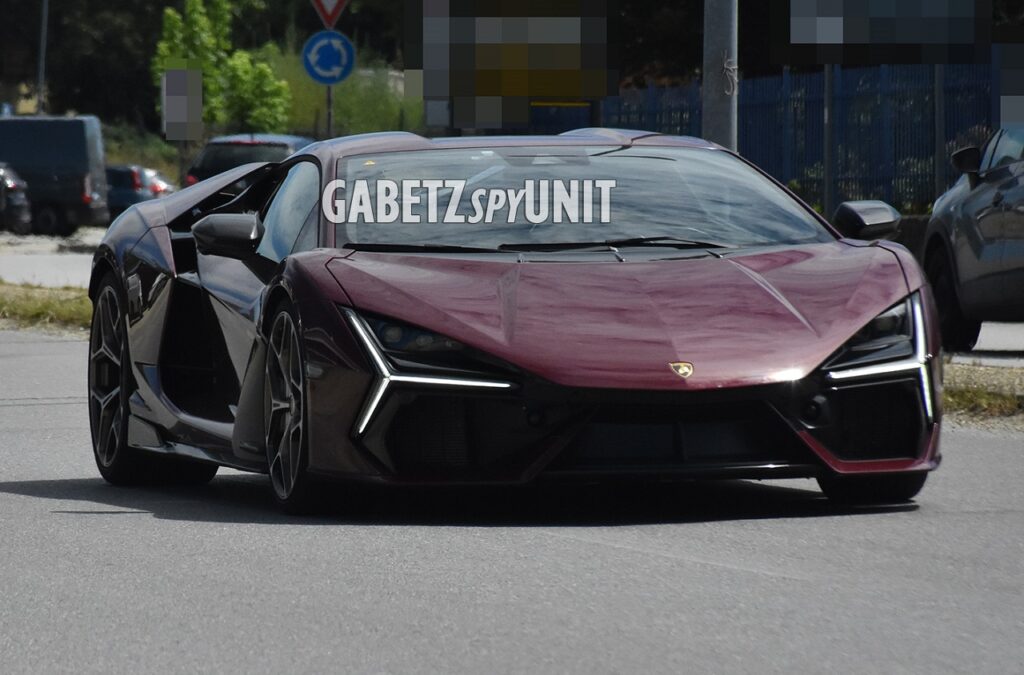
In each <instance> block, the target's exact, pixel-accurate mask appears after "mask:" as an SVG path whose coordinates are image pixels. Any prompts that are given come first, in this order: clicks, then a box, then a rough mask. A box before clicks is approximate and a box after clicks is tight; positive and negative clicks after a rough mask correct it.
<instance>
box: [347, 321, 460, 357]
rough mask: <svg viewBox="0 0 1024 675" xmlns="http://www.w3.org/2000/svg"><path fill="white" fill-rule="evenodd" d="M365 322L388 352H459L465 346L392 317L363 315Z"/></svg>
mask: <svg viewBox="0 0 1024 675" xmlns="http://www.w3.org/2000/svg"><path fill="white" fill-rule="evenodd" d="M365 318H366V323H367V325H368V326H369V327H370V330H372V331H373V334H374V336H375V337H376V338H377V340H378V341H379V342H380V345H381V347H383V348H384V349H385V350H387V351H389V352H405V353H409V354H420V353H424V352H460V351H463V350H464V349H465V348H466V346H465V345H463V344H462V343H461V342H458V341H456V340H452V339H451V338H448V337H445V336H443V335H438V334H437V333H431V332H430V331H426V330H423V329H421V328H416V327H414V326H409V325H407V324H403V323H400V322H397V321H394V320H392V319H382V318H375V317H369V316H368V317H365Z"/></svg>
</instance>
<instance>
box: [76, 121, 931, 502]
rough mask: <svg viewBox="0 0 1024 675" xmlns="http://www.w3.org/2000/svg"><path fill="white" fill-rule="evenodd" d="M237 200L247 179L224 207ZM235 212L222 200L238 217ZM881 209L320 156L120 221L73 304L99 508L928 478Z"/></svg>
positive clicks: (763, 194) (736, 180) (550, 154)
mask: <svg viewBox="0 0 1024 675" xmlns="http://www.w3.org/2000/svg"><path fill="white" fill-rule="evenodd" d="M243 179H244V180H243ZM239 185H247V186H248V187H246V188H244V190H243V191H241V192H238V191H237V190H238V186H239ZM898 219H899V215H898V214H897V213H896V212H895V211H893V210H892V209H891V208H890V207H888V206H887V205H885V204H883V203H881V202H848V203H846V204H843V205H842V206H841V207H840V209H839V212H838V213H837V215H836V219H835V221H836V228H838V229H833V227H832V226H830V225H829V224H828V223H827V222H826V221H824V220H823V219H822V218H820V217H819V216H817V215H816V214H815V212H814V211H813V210H812V209H810V208H809V207H808V206H807V205H806V204H804V203H803V202H801V201H800V200H799V199H798V198H797V197H796V196H795V195H793V194H792V193H790V192H789V191H788V190H787V189H786V188H785V187H783V186H781V185H779V184H778V183H777V182H776V181H774V180H773V179H771V178H770V177H769V176H767V175H765V174H764V173H763V172H761V171H760V170H759V169H757V168H756V167H754V166H752V165H751V164H749V163H748V162H746V161H745V160H743V159H742V158H740V157H738V156H736V155H734V154H733V153H731V152H728V151H726V150H724V149H722V148H720V147H718V146H716V145H713V144H710V143H707V142H705V141H702V140H699V139H694V138H683V137H671V136H663V135H657V134H651V133H648V132H632V131H622V130H606V129H585V130H579V131H574V132H569V133H566V134H562V135H560V136H542V137H522V136H520V137H511V138H498V137H465V138H443V139H434V140H429V139H426V138H422V137H419V136H416V135H412V134H407V133H387V134H371V135H364V136H353V137H349V138H342V139H336V140H332V141H327V142H322V143H318V144H315V145H312V146H309V147H307V148H305V149H304V150H302V151H300V152H299V153H297V154H295V155H293V156H291V157H290V158H288V159H287V160H285V161H282V162H280V163H268V164H250V165H247V166H243V167H238V168H236V169H233V170H231V171H228V172H226V173H223V174H220V175H218V176H214V177H212V178H209V179H207V180H205V181H202V182H200V183H199V184H197V185H195V186H192V187H189V188H187V189H185V190H182V191H181V192H178V193H176V194H174V195H171V196H169V197H167V198H165V199H161V200H157V201H150V202H143V203H141V204H138V205H137V206H133V207H131V208H130V209H129V210H128V211H126V212H125V213H124V214H123V215H122V216H121V217H119V218H118V219H117V221H116V222H115V223H114V224H113V225H112V226H111V227H110V230H109V232H108V233H107V236H106V237H105V238H104V240H103V243H102V244H101V246H100V247H99V249H98V251H97V253H96V257H95V261H94V265H93V274H92V281H91V285H90V297H91V298H92V299H93V302H94V307H95V310H94V317H93V327H92V334H91V349H90V356H89V389H90V419H91V424H92V438H93V446H94V449H95V457H96V463H97V465H98V467H99V470H100V473H101V474H102V475H103V476H104V477H105V478H106V479H107V480H109V481H110V482H112V483H116V484H130V483H137V482H140V481H154V480H156V481H163V482H191V483H195V482H205V481H208V480H210V479H211V478H212V477H213V476H214V474H215V473H216V471H217V467H218V466H230V467H235V468H238V469H244V470H250V471H257V472H265V473H269V475H270V478H271V481H270V483H271V486H272V489H273V494H274V496H275V498H276V499H277V500H278V501H279V502H280V504H281V505H282V506H283V507H284V508H285V509H287V510H301V509H303V508H306V507H307V506H308V504H309V503H310V499H311V495H313V494H314V493H315V492H317V491H322V490H323V488H324V487H325V486H326V485H330V484H331V480H332V479H333V480H368V481H377V482H383V483H403V484H407V483H415V484H452V483H507V484H521V483H528V482H533V481H539V480H549V479H550V480H554V479H583V480H606V479H613V478H622V477H630V478H641V479H651V480H671V479H693V478H786V477H815V478H817V479H818V481H819V483H820V485H821V487H822V488H823V490H824V491H825V492H826V494H828V495H829V496H830V497H833V498H838V499H843V500H851V501H859V502H895V501H904V500H908V499H910V498H912V497H913V496H914V495H915V494H917V492H918V491H919V490H920V489H921V487H922V485H923V484H924V482H925V478H926V476H927V472H928V471H929V470H931V469H934V468H936V467H937V466H938V464H939V459H940V456H939V450H938V439H939V426H940V419H941V408H940V387H941V383H940V382H941V359H940V358H939V349H940V346H939V344H940V343H939V337H938V335H937V332H936V328H935V322H934V320H933V316H934V309H933V301H932V298H931V294H930V290H929V287H928V286H927V284H926V283H925V281H924V279H923V277H922V274H921V271H920V270H919V268H918V265H917V263H916V262H915V261H914V258H913V257H912V256H911V254H910V253H908V252H907V251H906V250H905V249H904V248H902V247H901V246H899V245H896V244H893V243H889V242H886V241H871V242H868V241H863V240H862V239H863V238H866V237H869V236H875V235H877V234H880V233H882V232H884V231H886V230H888V229H891V228H892V227H894V226H895V224H896V222H897V221H898Z"/></svg>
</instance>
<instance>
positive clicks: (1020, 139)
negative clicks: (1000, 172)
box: [992, 127, 1024, 168]
mask: <svg viewBox="0 0 1024 675" xmlns="http://www.w3.org/2000/svg"><path fill="white" fill-rule="evenodd" d="M1021 159H1024V127H1014V128H1012V129H1004V130H1003V135H1002V136H1000V137H999V143H998V144H997V145H996V148H995V152H994V153H993V155H992V168H995V167H998V166H1006V165H1007V164H1012V163H1014V162H1019V161H1020V160H1021Z"/></svg>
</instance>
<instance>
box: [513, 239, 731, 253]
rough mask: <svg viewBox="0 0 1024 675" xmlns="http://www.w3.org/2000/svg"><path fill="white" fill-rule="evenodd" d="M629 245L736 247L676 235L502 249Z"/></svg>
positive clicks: (614, 247)
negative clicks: (681, 237)
mask: <svg viewBox="0 0 1024 675" xmlns="http://www.w3.org/2000/svg"><path fill="white" fill-rule="evenodd" d="M630 246H666V247H671V248H736V247H735V246H733V245H731V244H723V243H721V242H716V241H697V240H694V239H680V238H678V237H630V238H629V239H606V240H604V241H566V242H551V243H544V242H539V243H523V244H502V245H501V246H499V247H498V248H499V249H500V250H502V251H576V250H586V249H596V250H609V249H613V250H614V249H617V248H628V247H630Z"/></svg>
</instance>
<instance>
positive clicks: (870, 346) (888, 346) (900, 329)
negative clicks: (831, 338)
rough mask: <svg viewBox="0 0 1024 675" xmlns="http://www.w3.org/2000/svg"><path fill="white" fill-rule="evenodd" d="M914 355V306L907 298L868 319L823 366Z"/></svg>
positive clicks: (865, 363) (856, 363)
mask: <svg viewBox="0 0 1024 675" xmlns="http://www.w3.org/2000/svg"><path fill="white" fill-rule="evenodd" d="M913 354H914V308H913V301H912V299H911V298H909V297H908V298H906V299H905V300H903V301H902V302H900V303H899V304H897V305H894V306H893V307H890V308H889V309H887V310H886V311H884V312H882V313H881V314H879V315H878V316H876V317H875V318H874V319H872V320H871V321H870V322H868V324H867V325H866V326H864V327H863V328H861V329H860V330H859V331H857V333H856V334H855V335H854V336H853V337H852V338H850V340H849V341H848V342H847V343H846V344H845V345H844V346H843V348H842V349H841V350H839V352H838V353H837V354H836V355H835V356H833V357H832V359H831V360H829V361H828V362H827V363H826V364H825V367H826V368H852V367H855V366H863V365H867V364H871V363H882V362H885V361H894V360H897V359H905V358H908V357H911V356H913Z"/></svg>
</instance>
